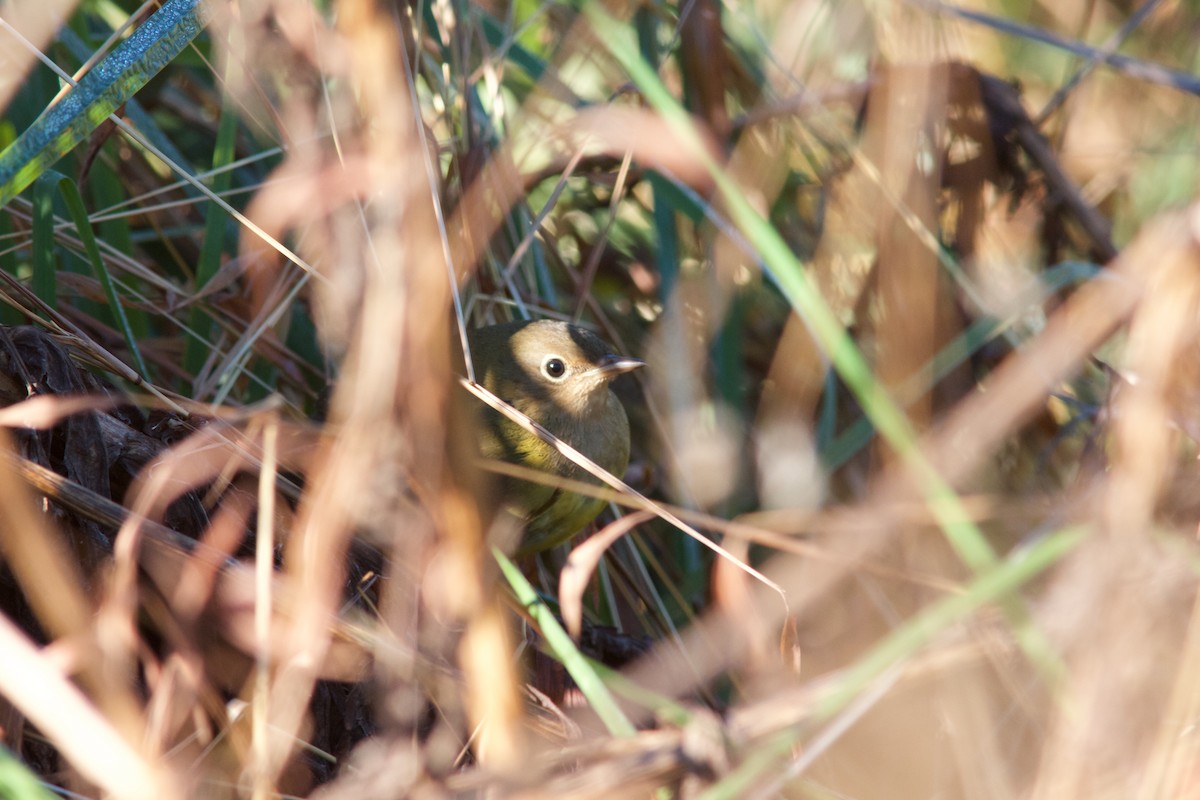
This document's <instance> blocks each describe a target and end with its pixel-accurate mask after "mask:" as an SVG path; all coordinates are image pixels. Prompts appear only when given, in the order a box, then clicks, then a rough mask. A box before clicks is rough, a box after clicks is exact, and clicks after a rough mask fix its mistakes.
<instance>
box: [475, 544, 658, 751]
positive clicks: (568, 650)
mask: <svg viewBox="0 0 1200 800" xmlns="http://www.w3.org/2000/svg"><path fill="white" fill-rule="evenodd" d="M492 554H493V555H494V556H495V558H496V562H497V563H498V564H499V565H500V570H501V572H503V573H504V577H505V578H506V579H507V580H508V584H509V586H511V587H512V590H513V593H514V594H516V596H517V600H518V601H519V602H520V603H521V604H522V605H524V606H525V608H526V610H527V611H528V612H529V613H530V615H531V616H532V617H533V618H534V621H535V622H537V624H538V627H539V628H540V629H541V631H542V636H544V637H545V638H546V644H547V645H549V647H550V650H551V651H552V652H553V653H554V654H555V655H556V656H557V657H558V659H559V660H560V661H562V664H563V666H564V667H566V670H567V673H568V674H570V676H571V678H572V679H573V680H574V681H575V683H576V684H577V685H578V686H579V691H580V692H582V693H583V696H584V697H586V698H587V701H588V703H590V704H591V706H592V709H593V710H594V711H595V712H596V715H597V716H598V717H600V721H601V722H603V723H604V726H605V727H606V728H608V731H609V733H611V734H613V735H614V736H632V735H633V734H634V733H636V730H637V729H636V728H634V726H633V723H632V722H630V721H629V719H628V718H627V717H626V716H625V714H624V713H622V711H621V708H620V706H619V705H617V701H616V698H614V697H613V696H612V693H611V692H609V690H608V687H607V686H605V685H604V681H602V680H601V679H600V676H599V675H597V674H596V670H595V669H593V668H592V665H591V664H590V663H589V662H588V660H587V659H586V658H585V657H584V655H583V653H580V652H579V648H577V647H576V646H575V643H574V642H573V641H571V637H570V636H568V635H567V632H566V631H565V630H563V627H562V625H560V624H559V623H558V620H557V619H555V618H554V614H552V613H550V609H549V608H548V607H547V606H546V604H545V603H543V602H542V601H541V600H540V599H539V598H538V595H537V592H536V591H535V590H534V588H533V586H532V585H530V583H529V581H528V580H526V579H525V576H524V575H522V574H521V570H519V569H517V567H516V565H515V564H513V563H512V561H510V560H509V558H508V556H506V555H504V553H502V552H500V550H499V549H497V548H492Z"/></svg>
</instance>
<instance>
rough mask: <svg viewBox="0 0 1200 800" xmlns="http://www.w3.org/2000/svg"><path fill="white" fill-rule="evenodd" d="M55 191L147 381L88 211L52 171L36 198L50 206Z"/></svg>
mask: <svg viewBox="0 0 1200 800" xmlns="http://www.w3.org/2000/svg"><path fill="white" fill-rule="evenodd" d="M55 190H57V192H58V193H59V194H60V195H61V196H62V198H63V201H64V202H65V203H66V206H67V212H68V213H69V214H70V215H71V221H72V222H74V223H75V230H76V231H77V232H78V234H79V240H80V241H81V242H83V249H84V252H85V253H86V254H87V260H88V263H89V264H91V265H92V270H93V271H94V272H95V273H96V279H97V280H98V281H100V286H101V287H102V288H103V289H104V296H105V297H106V298H108V305H109V309H110V311H111V312H112V315H113V320H114V321H115V322H116V324H117V329H118V330H120V331H121V334H122V335H123V336H124V337H125V345H126V347H128V348H129V355H130V357H131V358H132V359H133V365H134V368H135V369H136V370H137V372H138V374H139V375H141V376H142V378H144V379H148V378H149V370H147V369H146V362H145V361H143V360H142V353H141V351H140V350H139V349H138V346H137V337H136V336H134V334H133V328H132V327H130V325H129V318H128V316H126V314H125V307H124V306H123V305H122V304H121V298H120V297H119V296H118V295H117V289H116V285H115V284H114V283H113V279H112V275H110V274H109V272H108V267H107V266H106V265H105V263H104V259H103V258H101V256H100V247H99V245H97V244H96V235H95V233H94V232H93V231H92V224H91V222H90V221H89V220H88V215H87V208H86V207H84V204H83V197H82V196H81V195H80V194H79V188H78V187H77V186H76V185H75V184H74V182H73V181H71V180H70V179H69V178H67V177H66V176H65V175H62V174H61V173H58V172H55V171H53V170H50V171H49V172H46V173H45V174H44V175H42V176H41V177H40V178H38V181H37V187H36V189H35V194H36V195H38V196H39V197H44V198H46V201H45V205H47V206H50V207H52V206H53V201H52V199H51V198H52V197H53V195H54V192H55ZM47 228H48V229H49V230H51V231H52V230H53V220H51V224H50V225H49V226H47ZM35 280H36V276H35ZM43 299H45V298H43Z"/></svg>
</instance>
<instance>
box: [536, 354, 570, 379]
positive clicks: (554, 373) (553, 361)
mask: <svg viewBox="0 0 1200 800" xmlns="http://www.w3.org/2000/svg"><path fill="white" fill-rule="evenodd" d="M542 373H543V374H545V376H546V377H547V378H549V379H550V380H552V381H556V380H558V379H559V378H561V377H562V376H563V375H565V374H567V365H566V364H564V363H563V360H562V359H561V358H559V357H557V356H550V357H549V358H547V359H546V360H545V361H543V362H542Z"/></svg>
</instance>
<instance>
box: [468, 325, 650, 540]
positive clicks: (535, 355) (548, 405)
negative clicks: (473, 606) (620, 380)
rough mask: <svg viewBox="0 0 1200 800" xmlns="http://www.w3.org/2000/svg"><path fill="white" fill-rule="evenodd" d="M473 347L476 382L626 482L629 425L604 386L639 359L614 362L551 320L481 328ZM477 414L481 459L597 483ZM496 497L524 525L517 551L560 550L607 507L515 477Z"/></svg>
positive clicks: (505, 424) (533, 439)
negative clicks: (484, 458)
mask: <svg viewBox="0 0 1200 800" xmlns="http://www.w3.org/2000/svg"><path fill="white" fill-rule="evenodd" d="M470 342H471V360H472V362H473V363H474V367H475V379H476V380H477V381H479V383H481V384H483V386H485V387H486V388H487V389H488V390H490V391H491V392H492V393H494V394H495V395H496V396H497V397H500V398H501V399H503V400H505V401H507V402H508V403H510V404H511V405H512V406H514V407H515V408H517V409H518V410H520V411H521V412H523V413H524V414H526V415H527V416H528V417H530V418H531V419H533V420H535V421H537V422H538V423H540V424H541V425H542V426H543V427H545V428H546V429H547V430H549V431H550V432H551V433H553V434H554V435H555V436H557V437H558V438H560V439H562V440H564V441H565V442H567V443H568V444H570V445H571V446H572V447H574V448H575V449H576V450H578V451H580V452H581V453H583V454H584V455H585V456H587V457H588V458H590V459H591V460H592V461H595V462H596V463H597V464H599V465H600V466H602V467H604V468H605V469H606V470H608V471H609V472H611V473H612V474H614V475H616V476H617V477H621V475H622V474H624V472H625V468H626V467H627V466H628V465H629V420H628V419H627V418H626V416H625V409H624V408H623V407H622V406H621V401H620V400H618V399H617V396H616V395H615V394H613V393H612V391H611V390H610V389H609V383H610V382H611V381H612V379H613V378H615V377H617V376H618V375H620V374H622V373H625V372H629V371H630V370H633V369H636V368H638V367H640V366H642V365H643V362H642V361H639V360H638V359H636V358H624V357H621V356H618V355H615V354H613V352H612V350H611V348H609V346H608V345H606V344H605V343H604V342H603V341H602V340H601V339H600V338H599V337H597V336H596V335H595V334H593V333H591V332H589V331H586V330H584V329H583V328H580V327H578V326H576V325H570V324H568V323H566V322H558V321H554V320H537V321H532V322H529V321H526V322H511V323H506V324H502V325H492V326H489V327H486V328H480V329H478V330H475V331H472V333H471V336H470ZM484 414H485V418H484V425H483V426H482V427H483V430H482V433H481V438H480V451H481V453H482V454H483V455H484V456H485V457H486V458H495V459H499V460H503V461H507V462H509V463H512V464H518V465H522V466H526V467H531V468H533V469H538V470H541V471H543V472H549V473H553V474H555V475H559V476H562V477H565V478H571V479H575V480H584V481H587V482H589V483H596V480H595V479H594V478H592V477H590V476H589V475H588V474H587V473H585V472H584V471H583V470H581V469H580V468H579V467H577V466H576V465H575V464H573V463H571V462H570V461H569V460H568V459H567V458H566V457H565V456H564V455H562V454H561V453H559V452H558V451H557V450H556V449H555V448H554V446H553V445H552V444H550V443H548V442H544V441H542V440H541V439H540V438H538V437H537V436H535V435H534V434H532V433H530V432H529V431H527V430H525V429H524V428H522V427H521V426H519V425H517V424H516V423H515V422H513V421H512V420H510V419H508V418H507V417H505V416H503V415H502V414H500V413H498V412H495V411H492V410H490V409H489V410H487V411H485V412H484ZM503 495H504V500H505V504H506V505H507V506H508V507H509V508H510V510H512V511H513V512H514V513H516V514H517V515H518V516H520V517H522V518H523V519H524V520H525V537H524V539H522V544H521V548H520V551H521V552H524V553H529V552H537V551H540V550H546V549H549V548H551V547H554V546H555V545H557V544H561V543H562V542H565V541H566V540H567V539H569V538H571V537H572V536H574V535H575V534H576V533H577V532H579V530H580V529H581V528H583V527H584V526H585V525H587V524H588V523H589V522H591V521H592V520H593V519H594V518H595V517H596V515H597V514H599V513H600V511H601V509H603V508H604V502H603V501H602V500H596V499H594V498H589V497H584V496H582V495H579V494H575V493H573V492H567V491H563V490H561V489H557V488H555V487H552V486H545V485H542V484H536V483H530V482H529V481H522V480H517V479H509V478H505V479H504V484H503Z"/></svg>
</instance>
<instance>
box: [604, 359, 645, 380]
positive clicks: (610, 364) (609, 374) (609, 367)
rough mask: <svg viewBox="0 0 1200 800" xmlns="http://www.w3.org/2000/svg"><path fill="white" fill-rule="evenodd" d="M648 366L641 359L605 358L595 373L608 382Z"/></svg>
mask: <svg viewBox="0 0 1200 800" xmlns="http://www.w3.org/2000/svg"><path fill="white" fill-rule="evenodd" d="M644 366H646V362H645V361H642V360H641V359H640V358H630V357H628V356H611V355H609V356H605V357H604V358H602V359H600V364H599V365H597V367H596V369H595V370H594V372H596V374H598V375H599V376H600V377H602V378H605V379H607V380H612V379H613V378H615V377H617V376H618V375H621V374H624V373H626V372H633V371H634V370H635V369H637V368H638V367H644Z"/></svg>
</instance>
